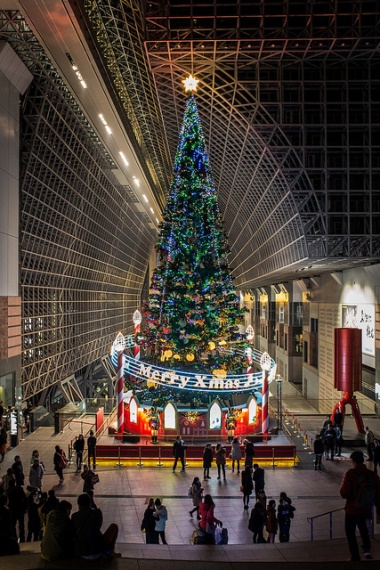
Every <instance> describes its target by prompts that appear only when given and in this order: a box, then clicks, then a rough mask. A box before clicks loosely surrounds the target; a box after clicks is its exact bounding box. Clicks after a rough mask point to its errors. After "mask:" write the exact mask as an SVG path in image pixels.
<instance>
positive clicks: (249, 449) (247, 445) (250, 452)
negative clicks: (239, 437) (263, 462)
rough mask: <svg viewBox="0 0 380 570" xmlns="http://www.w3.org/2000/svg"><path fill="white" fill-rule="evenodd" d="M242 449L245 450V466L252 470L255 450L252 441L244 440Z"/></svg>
mask: <svg viewBox="0 0 380 570" xmlns="http://www.w3.org/2000/svg"><path fill="white" fill-rule="evenodd" d="M244 449H245V466H246V467H250V468H251V469H252V461H253V458H254V455H255V449H254V446H253V443H252V441H249V439H245V440H244Z"/></svg>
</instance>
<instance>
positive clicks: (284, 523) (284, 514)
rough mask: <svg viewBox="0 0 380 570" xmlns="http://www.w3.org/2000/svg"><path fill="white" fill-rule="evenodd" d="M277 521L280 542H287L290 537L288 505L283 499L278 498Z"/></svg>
mask: <svg viewBox="0 0 380 570" xmlns="http://www.w3.org/2000/svg"><path fill="white" fill-rule="evenodd" d="M277 520H278V526H279V528H280V542H289V536H290V509H289V503H288V502H287V500H286V499H285V498H284V497H282V498H281V497H280V504H279V505H278V509H277Z"/></svg>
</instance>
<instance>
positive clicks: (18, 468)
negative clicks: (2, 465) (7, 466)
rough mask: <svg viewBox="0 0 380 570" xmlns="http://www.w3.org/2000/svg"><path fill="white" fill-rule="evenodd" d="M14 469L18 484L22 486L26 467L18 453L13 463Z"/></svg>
mask: <svg viewBox="0 0 380 570" xmlns="http://www.w3.org/2000/svg"><path fill="white" fill-rule="evenodd" d="M12 471H13V473H14V476H15V480H16V485H17V486H18V487H22V486H23V485H24V481H25V475H24V468H23V466H22V463H21V457H20V456H19V455H16V457H15V462H14V463H13V465H12Z"/></svg>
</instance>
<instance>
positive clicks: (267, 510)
mask: <svg viewBox="0 0 380 570" xmlns="http://www.w3.org/2000/svg"><path fill="white" fill-rule="evenodd" d="M335 427H336V426H334V425H332V424H331V423H330V422H328V421H327V420H326V422H325V425H324V426H323V430H324V431H325V432H326V433H327V432H329V431H330V430H331V429H334V428H335ZM366 430H367V431H368V428H366ZM372 435H373V434H372ZM90 437H91V438H92V444H93V452H92V453H91V455H89V458H88V464H85V463H83V451H84V438H83V436H79V437H78V438H77V440H76V442H79V443H78V444H77V445H76V444H74V452H75V463H76V471H77V472H78V473H79V472H80V471H81V478H82V480H83V492H82V494H81V495H79V497H78V499H77V511H76V512H74V513H72V508H73V506H72V504H71V503H70V502H69V501H66V500H61V501H60V500H59V499H58V498H57V497H56V495H55V491H54V489H51V490H49V492H48V493H46V492H43V490H42V487H43V479H44V474H45V465H44V463H43V461H42V460H41V458H40V455H39V452H38V450H34V451H33V453H32V456H31V458H30V464H29V466H28V470H27V472H26V473H27V475H28V477H26V474H25V473H24V466H23V463H22V461H21V457H20V456H19V455H16V456H15V457H14V462H13V464H12V466H11V467H10V468H8V469H7V472H6V473H5V474H4V475H3V476H2V478H1V479H0V555H5V554H17V553H18V552H19V543H20V542H25V541H26V542H30V541H41V556H42V558H43V559H46V560H58V559H63V558H65V557H73V556H76V557H83V558H88V559H96V558H99V557H114V556H120V555H119V554H117V553H115V544H116V540H117V536H118V527H117V525H116V524H111V525H110V526H109V527H108V528H107V530H106V531H105V532H104V533H102V531H101V527H102V524H103V515H102V512H101V510H100V509H99V508H98V507H97V506H96V504H95V501H94V487H95V485H96V484H97V483H98V482H99V476H98V474H97V473H96V472H95V467H96V463H95V461H96V455H95V448H96V438H95V437H94V434H93V433H90ZM243 443H244V455H243V454H242V450H241V445H240V442H239V441H238V440H237V438H235V439H234V440H233V441H232V444H231V453H230V459H231V468H232V473H235V464H236V467H237V475H240V492H241V493H242V498H243V509H244V510H248V509H249V507H250V499H251V498H252V496H254V501H253V508H252V510H251V513H250V516H249V522H248V529H249V530H250V531H251V532H252V536H253V543H254V544H256V543H265V542H268V543H272V544H273V543H274V542H275V540H276V535H277V534H278V536H279V541H280V542H289V537H290V527H291V521H292V519H293V518H294V512H295V510H296V509H295V507H294V506H293V504H292V500H291V498H290V497H288V495H287V494H286V492H281V493H280V495H279V500H278V504H277V505H276V501H275V500H274V499H273V498H271V499H270V500H269V501H267V497H266V494H265V471H264V469H263V468H262V467H260V466H259V464H258V463H253V460H254V456H255V449H254V445H253V443H252V442H251V441H250V440H248V439H247V440H244V442H243ZM319 443H321V445H320V446H319V447H318V444H319ZM371 445H372V457H371V459H370V458H369V457H368V458H367V460H368V461H373V463H374V471H375V472H374V473H373V472H372V471H370V470H369V469H367V468H366V466H365V457H364V454H363V453H362V452H361V451H355V452H353V453H352V454H351V459H352V462H353V468H352V469H351V470H348V471H347V472H346V474H345V477H344V480H343V483H342V486H341V489H340V493H341V496H342V497H343V498H345V499H346V507H345V510H346V519H345V520H346V522H345V531H346V536H347V540H348V544H349V548H350V552H351V555H352V560H359V559H360V556H359V550H358V545H357V540H356V536H355V531H356V527H357V528H358V530H359V532H360V534H361V537H362V541H363V549H364V552H365V558H370V557H371V554H370V547H371V545H370V538H369V534H368V527H367V520H368V518H369V516H370V514H371V513H370V511H372V507H373V505H376V507H377V508H378V509H379V512H380V482H379V478H378V477H377V475H376V467H377V465H378V455H377V454H378V449H379V448H380V447H379V445H378V441H377V440H376V438H375V437H373V439H371ZM184 449H185V443H184V442H183V440H182V438H181V437H180V436H178V437H177V439H176V441H175V444H174V447H173V454H174V456H175V463H174V465H173V472H174V471H175V468H176V465H177V462H178V460H180V461H181V464H182V470H183V471H184V470H185V462H184V453H183V452H184ZM329 451H330V453H331V448H329ZM314 452H315V455H316V460H315V468H318V467H319V468H320V465H321V458H322V456H323V454H326V449H325V446H324V443H323V438H322V435H321V434H318V436H317V438H316V445H315V448H314ZM226 455H227V453H226V448H225V447H224V446H223V445H222V444H220V443H218V444H217V445H216V446H215V450H214V449H213V447H212V445H211V444H210V443H208V444H206V446H205V448H204V452H203V468H204V473H203V478H204V481H205V482H206V483H207V482H208V480H209V479H211V475H210V472H211V471H210V470H211V469H212V466H213V462H214V460H215V464H216V467H217V473H218V475H217V479H219V480H220V479H222V478H223V480H225V479H226V470H225V466H226ZM319 456H320V457H319ZM243 457H244V465H243V466H242V467H243V468H242V470H240V463H241V461H242V460H243ZM376 458H377V462H376ZM91 462H92V466H91ZM53 464H54V470H55V471H56V473H57V475H58V478H59V483H62V481H63V480H64V475H63V473H64V470H65V469H66V467H67V464H68V462H67V458H66V455H65V453H64V451H63V450H62V448H61V447H60V446H59V445H57V446H55V451H54V456H53ZM368 473H370V475H368ZM371 477H372V478H373V480H372V479H371ZM27 479H28V481H29V485H26V481H27ZM237 481H238V482H239V479H238V480H237ZM363 481H364V483H365V484H366V485H368V486H369V487H371V485H372V487H373V493H372V495H371V494H370V493H369V495H370V497H369V498H368V497H367V503H365V500H364V499H363V500H359V499H358V493H359V492H358V489H359V488H360V487H361V486H362V485H363ZM24 488H25V490H24ZM367 494H368V493H367ZM363 496H364V491H363ZM189 497H190V498H191V499H192V506H193V508H192V509H191V510H190V511H189V514H190V516H191V517H192V516H193V515H194V513H196V516H197V520H198V523H199V527H198V530H199V533H200V534H199V536H198V538H199V540H198V541H197V542H198V543H205V544H225V543H226V542H218V539H216V536H220V534H218V532H217V531H218V529H219V530H220V527H222V525H223V523H222V521H221V520H220V519H218V518H216V516H215V514H214V509H215V503H214V501H213V499H212V496H211V495H210V494H209V493H206V494H204V487H203V486H202V483H201V480H200V478H199V477H194V479H193V481H192V484H191V487H190V489H189ZM25 515H27V524H26V525H25V518H26V517H25ZM167 520H168V510H167V508H166V506H165V505H164V504H162V502H161V499H160V498H156V499H155V500H154V499H153V498H150V499H149V501H148V502H147V508H146V509H145V512H144V515H143V519H142V522H141V530H142V531H143V532H144V533H145V537H146V543H147V544H159V542H160V540H161V542H162V544H167V541H166V536H165V528H166V522H167ZM378 522H379V520H378ZM223 530H224V531H225V535H224V537H228V533H227V531H226V529H223ZM264 531H266V533H267V534H266V535H265V536H264ZM201 539H202V540H201ZM226 540H228V538H227V539H226Z"/></svg>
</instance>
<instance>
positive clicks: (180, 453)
mask: <svg viewBox="0 0 380 570" xmlns="http://www.w3.org/2000/svg"><path fill="white" fill-rule="evenodd" d="M185 449H186V446H185V442H184V441H183V439H182V438H181V436H180V435H177V437H176V440H175V442H174V444H173V455H174V463H173V473H174V472H175V468H176V467H177V463H178V459H179V460H180V461H181V465H182V469H181V471H185V461H184V459H185Z"/></svg>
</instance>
